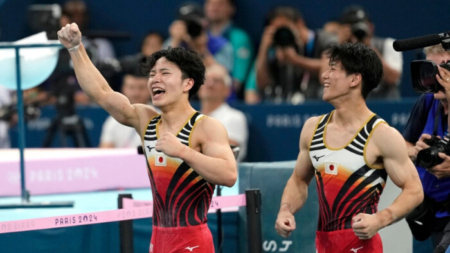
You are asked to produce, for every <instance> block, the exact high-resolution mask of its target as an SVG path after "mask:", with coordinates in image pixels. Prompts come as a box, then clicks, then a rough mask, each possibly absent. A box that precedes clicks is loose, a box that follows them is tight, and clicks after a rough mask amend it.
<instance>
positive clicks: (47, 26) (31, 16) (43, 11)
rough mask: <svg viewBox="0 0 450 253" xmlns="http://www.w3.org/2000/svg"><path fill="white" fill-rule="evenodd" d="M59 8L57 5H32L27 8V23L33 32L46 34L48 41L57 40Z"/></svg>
mask: <svg viewBox="0 0 450 253" xmlns="http://www.w3.org/2000/svg"><path fill="white" fill-rule="evenodd" d="M61 12H62V11H61V6H60V5H58V4H33V5H30V7H28V23H29V25H30V28H31V30H33V32H42V31H45V32H46V33H47V38H48V39H50V40H56V39H58V36H57V32H58V30H59V29H60V25H59V20H60V18H61Z"/></svg>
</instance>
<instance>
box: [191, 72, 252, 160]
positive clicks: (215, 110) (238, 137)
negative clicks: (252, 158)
mask: <svg viewBox="0 0 450 253" xmlns="http://www.w3.org/2000/svg"><path fill="white" fill-rule="evenodd" d="M231 80H232V79H231V77H230V75H229V73H228V71H227V70H226V69H225V68H224V67H223V66H221V65H219V64H214V65H211V66H209V67H207V68H206V74H205V83H204V84H203V85H202V86H201V88H200V90H199V92H198V96H199V98H200V107H201V108H200V111H201V112H202V113H203V114H205V115H208V116H210V117H212V118H215V119H217V120H219V121H220V122H221V123H222V124H223V125H224V126H225V128H226V130H227V132H228V140H229V143H230V145H234V146H239V148H240V152H239V156H238V158H237V161H242V160H243V159H244V158H245V155H246V154H247V140H248V126H247V119H246V117H245V115H244V113H243V112H241V111H239V110H236V109H234V108H231V107H230V106H229V105H228V104H227V103H226V100H227V98H228V96H229V95H230V92H231V82H232V81H231Z"/></svg>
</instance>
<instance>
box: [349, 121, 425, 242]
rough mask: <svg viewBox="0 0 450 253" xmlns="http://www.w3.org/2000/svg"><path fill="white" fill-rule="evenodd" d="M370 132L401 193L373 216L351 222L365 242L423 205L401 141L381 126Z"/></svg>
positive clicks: (401, 139) (358, 218)
mask: <svg viewBox="0 0 450 253" xmlns="http://www.w3.org/2000/svg"><path fill="white" fill-rule="evenodd" d="M374 131H375V132H374V133H373V136H372V140H373V141H374V143H375V146H376V147H377V149H379V153H380V156H382V158H383V163H384V167H385V169H386V172H387V173H388V175H389V177H390V178H391V180H392V182H394V184H395V185H397V186H398V187H399V188H401V189H402V192H401V193H400V195H399V196H398V197H397V198H396V199H395V201H394V202H393V203H392V204H391V205H390V206H388V207H387V208H386V209H383V210H381V211H379V212H377V213H376V214H375V215H368V214H358V215H356V216H355V217H354V218H353V229H354V231H355V234H356V235H357V236H358V237H359V238H361V239H369V238H371V237H372V236H374V235H375V234H376V233H377V231H378V230H380V229H382V228H384V227H386V226H388V225H390V224H392V223H395V222H397V221H399V220H401V219H402V218H404V217H405V216H406V215H407V214H408V213H410V212H411V211H412V210H413V209H414V208H415V207H416V206H418V205H419V204H420V203H422V201H423V190H422V184H421V182H420V179H419V175H418V174H417V170H416V168H415V167H414V164H413V163H412V162H411V160H410V159H409V157H408V153H407V150H406V145H405V141H404V140H403V137H402V136H401V135H400V133H399V132H398V131H397V130H395V129H394V128H392V127H389V126H388V125H385V124H382V125H380V126H379V127H377V128H376V129H375V130H374Z"/></svg>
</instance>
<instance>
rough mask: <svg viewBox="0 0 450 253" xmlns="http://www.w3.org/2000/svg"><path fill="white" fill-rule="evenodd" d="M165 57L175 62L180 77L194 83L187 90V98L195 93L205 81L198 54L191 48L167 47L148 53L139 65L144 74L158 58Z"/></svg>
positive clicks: (201, 62) (202, 66)
mask: <svg viewBox="0 0 450 253" xmlns="http://www.w3.org/2000/svg"><path fill="white" fill-rule="evenodd" d="M162 57H164V58H166V59H167V60H168V61H170V62H172V63H174V64H176V65H177V66H178V68H179V69H180V70H181V73H182V76H181V78H182V79H183V80H184V79H186V78H192V79H193V80H194V85H193V86H192V88H191V89H190V90H189V98H190V97H192V96H193V95H195V94H196V93H197V91H198V89H200V85H202V84H203V83H204V81H205V65H204V64H203V61H202V59H200V57H199V56H198V54H197V53H196V52H194V51H191V50H186V49H184V48H182V47H174V48H171V47H169V48H168V49H164V50H160V51H157V52H155V53H153V54H152V55H150V56H149V57H148V58H147V60H146V61H145V63H143V64H142V65H141V69H142V71H143V72H144V74H146V75H149V73H150V70H152V68H153V66H155V64H156V62H157V61H158V60H159V59H160V58H162Z"/></svg>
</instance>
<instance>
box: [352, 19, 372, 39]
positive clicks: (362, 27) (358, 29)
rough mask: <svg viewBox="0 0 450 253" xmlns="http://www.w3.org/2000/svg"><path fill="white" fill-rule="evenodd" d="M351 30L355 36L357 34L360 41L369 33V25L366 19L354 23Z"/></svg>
mask: <svg viewBox="0 0 450 253" xmlns="http://www.w3.org/2000/svg"><path fill="white" fill-rule="evenodd" d="M351 30H352V34H353V36H355V37H356V38H357V39H358V41H360V42H361V41H363V40H364V38H365V37H366V36H367V34H369V26H368V25H367V23H366V22H364V21H362V22H357V23H355V24H352V25H351Z"/></svg>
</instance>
